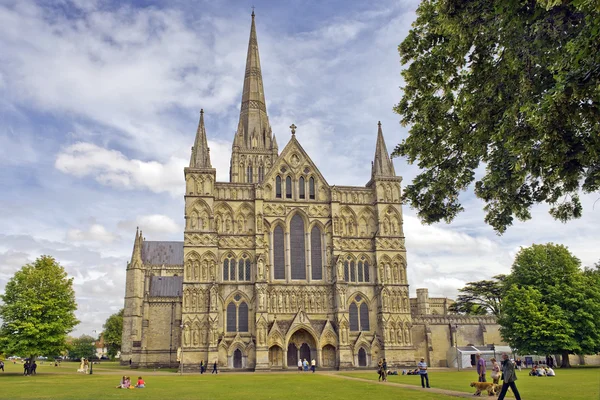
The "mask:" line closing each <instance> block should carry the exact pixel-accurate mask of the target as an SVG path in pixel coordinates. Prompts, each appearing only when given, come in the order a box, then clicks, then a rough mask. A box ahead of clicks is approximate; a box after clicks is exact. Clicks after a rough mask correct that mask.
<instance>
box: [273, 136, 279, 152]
mask: <svg viewBox="0 0 600 400" xmlns="http://www.w3.org/2000/svg"><path fill="white" fill-rule="evenodd" d="M273 148H274V149H278V148H279V146H277V137H275V135H273Z"/></svg>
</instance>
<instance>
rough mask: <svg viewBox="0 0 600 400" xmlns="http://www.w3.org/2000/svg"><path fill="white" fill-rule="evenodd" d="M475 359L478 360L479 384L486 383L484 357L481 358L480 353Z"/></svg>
mask: <svg viewBox="0 0 600 400" xmlns="http://www.w3.org/2000/svg"><path fill="white" fill-rule="evenodd" d="M475 359H476V360H477V375H478V377H477V382H486V379H485V373H486V370H485V360H484V359H483V357H481V354H480V353H477V355H476V356H475Z"/></svg>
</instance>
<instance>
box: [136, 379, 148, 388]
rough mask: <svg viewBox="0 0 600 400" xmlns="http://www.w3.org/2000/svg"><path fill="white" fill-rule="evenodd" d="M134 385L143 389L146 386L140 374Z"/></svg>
mask: <svg viewBox="0 0 600 400" xmlns="http://www.w3.org/2000/svg"><path fill="white" fill-rule="evenodd" d="M135 387H136V388H138V389H143V388H145V387H146V382H144V380H143V379H142V377H141V376H138V381H137V385H135Z"/></svg>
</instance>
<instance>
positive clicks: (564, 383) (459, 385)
mask: <svg viewBox="0 0 600 400" xmlns="http://www.w3.org/2000/svg"><path fill="white" fill-rule="evenodd" d="M555 371H556V376H555V377H533V376H528V371H525V370H523V371H521V372H519V371H517V378H518V379H517V388H518V389H519V393H520V394H521V397H523V398H524V399H527V400H547V399H553V400H561V399H564V400H591V399H600V368H573V369H560V368H557V369H556V370H555ZM341 374H342V375H346V376H351V377H354V378H363V379H368V380H374V381H376V380H377V372H376V371H375V370H373V371H372V372H342V373H341ZM476 378H477V373H476V372H474V371H461V372H457V371H454V370H432V371H430V372H429V382H430V384H431V386H432V387H435V388H440V389H448V390H454V391H457V392H467V393H474V392H475V391H474V390H473V389H472V388H471V387H470V386H469V383H470V382H472V381H476V380H477V379H476ZM487 378H488V382H491V378H490V376H489V373H488V376H487ZM388 381H389V382H396V383H402V384H406V385H415V386H421V378H420V377H419V376H414V375H390V376H388Z"/></svg>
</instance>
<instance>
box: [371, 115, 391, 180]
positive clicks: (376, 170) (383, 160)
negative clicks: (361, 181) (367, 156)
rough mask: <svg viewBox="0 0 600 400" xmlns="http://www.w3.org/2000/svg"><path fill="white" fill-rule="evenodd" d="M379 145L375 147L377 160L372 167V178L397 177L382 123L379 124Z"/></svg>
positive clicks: (375, 159)
mask: <svg viewBox="0 0 600 400" xmlns="http://www.w3.org/2000/svg"><path fill="white" fill-rule="evenodd" d="M377 126H378V127H379V128H378V130H377V145H376V146H375V158H374V160H373V165H372V167H371V176H372V177H375V176H396V171H394V164H393V163H392V160H391V159H390V154H389V153H388V151H387V147H386V146H385V140H384V139H383V131H382V130H381V121H379V122H378V123H377Z"/></svg>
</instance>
